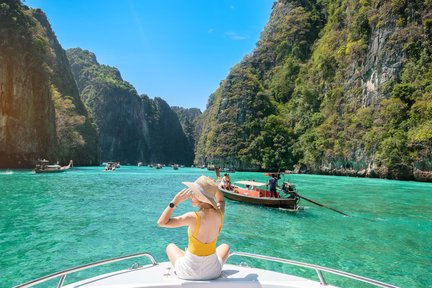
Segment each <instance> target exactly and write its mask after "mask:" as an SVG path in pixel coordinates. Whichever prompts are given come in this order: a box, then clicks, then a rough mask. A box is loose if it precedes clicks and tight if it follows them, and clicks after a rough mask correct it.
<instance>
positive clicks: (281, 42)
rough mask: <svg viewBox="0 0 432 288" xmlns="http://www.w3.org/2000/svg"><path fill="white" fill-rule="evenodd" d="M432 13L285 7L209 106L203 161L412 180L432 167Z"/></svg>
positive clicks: (385, 7) (350, 1)
mask: <svg viewBox="0 0 432 288" xmlns="http://www.w3.org/2000/svg"><path fill="white" fill-rule="evenodd" d="M431 7H432V5H431V3H430V1H429V0H427V1H421V0H417V1H404V0H403V1H396V0H393V1H383V0H368V1H367V0H365V1H354V0H344V1H336V0H327V1H294V0H291V1H288V0H284V1H282V0H280V1H277V2H275V4H274V6H273V11H272V15H271V18H270V20H269V22H268V24H267V26H266V28H265V29H264V31H263V33H262V35H261V39H260V41H259V42H258V44H257V47H256V49H255V50H254V51H253V53H252V54H251V55H248V56H246V57H245V58H244V59H243V61H242V62H241V63H240V64H238V65H236V66H235V67H234V68H233V69H232V70H231V72H230V74H229V75H228V77H227V79H226V80H224V81H223V82H222V84H221V86H220V87H219V88H218V89H217V91H216V92H215V93H214V94H213V95H212V97H211V98H210V100H209V105H208V109H207V110H206V111H205V113H204V116H203V119H202V120H201V121H202V122H201V124H202V126H203V133H202V134H201V137H200V139H199V141H198V145H197V148H196V152H197V154H196V158H195V161H196V162H198V163H203V162H206V163H215V164H216V163H220V164H221V165H223V164H230V165H235V166H236V167H238V168H240V169H294V168H296V169H299V170H301V171H307V172H315V173H332V174H344V175H361V176H372V177H388V178H397V179H412V178H413V175H414V172H415V170H416V169H420V170H426V171H431V170H432V155H431V151H432V133H431V132H430V131H432V130H431V129H430V128H431V124H432V110H431V104H430V103H431V102H430V100H431V92H432V86H431V81H432V61H431V60H432V49H431V47H432V45H431V44H432V43H431V37H432V18H431V16H430V15H432V8H431Z"/></svg>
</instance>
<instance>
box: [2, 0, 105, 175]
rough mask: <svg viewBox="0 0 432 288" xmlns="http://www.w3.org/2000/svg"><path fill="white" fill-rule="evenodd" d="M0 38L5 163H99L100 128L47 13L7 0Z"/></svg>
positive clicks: (3, 11) (11, 164) (13, 165)
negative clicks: (94, 122)
mask: <svg viewBox="0 0 432 288" xmlns="http://www.w3.org/2000/svg"><path fill="white" fill-rule="evenodd" d="M0 39H2V41H0V72H1V73H0V82H1V83H0V84H1V105H0V112H1V113H0V118H1V120H0V123H2V124H1V125H2V126H1V127H0V128H1V129H0V134H1V135H0V147H1V148H0V155H1V160H2V161H1V164H0V165H1V166H2V167H31V166H32V165H33V164H34V163H35V162H36V161H37V159H38V158H48V159H50V160H51V161H56V160H58V161H60V162H67V161H69V159H73V160H74V161H75V163H76V164H78V165H79V164H95V163H97V155H98V154H97V141H96V139H97V138H96V130H95V128H94V126H93V125H92V124H91V122H92V121H91V119H89V117H88V115H87V111H86V109H85V108H84V105H83V104H82V102H81V100H80V98H79V94H78V89H77V87H76V84H75V81H74V79H73V76H72V74H71V71H70V67H69V63H68V60H67V58H66V55H65V52H64V50H63V49H62V48H61V46H60V44H59V43H58V41H57V39H56V37H55V35H54V33H53V31H52V30H51V27H50V25H49V23H48V21H47V18H46V15H45V14H44V13H43V12H42V11H41V10H39V9H36V10H33V9H29V8H28V7H26V6H24V5H22V4H21V2H20V1H12V0H10V1H2V2H1V4H0Z"/></svg>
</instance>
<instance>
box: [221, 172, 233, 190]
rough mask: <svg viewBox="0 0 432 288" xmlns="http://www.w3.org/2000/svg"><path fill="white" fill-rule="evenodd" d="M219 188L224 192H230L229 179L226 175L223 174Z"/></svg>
mask: <svg viewBox="0 0 432 288" xmlns="http://www.w3.org/2000/svg"><path fill="white" fill-rule="evenodd" d="M221 187H222V188H223V189H226V190H231V178H230V176H229V175H228V174H224V176H223V177H222V181H221Z"/></svg>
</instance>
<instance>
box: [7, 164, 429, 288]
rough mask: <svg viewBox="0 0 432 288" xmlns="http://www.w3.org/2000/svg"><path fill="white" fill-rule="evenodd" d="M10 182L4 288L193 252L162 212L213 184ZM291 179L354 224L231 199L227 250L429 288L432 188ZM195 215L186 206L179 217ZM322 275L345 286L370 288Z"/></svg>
mask: <svg viewBox="0 0 432 288" xmlns="http://www.w3.org/2000/svg"><path fill="white" fill-rule="evenodd" d="M5 172H6V171H5V170H2V171H0V193H1V198H0V219H1V222H0V255H1V257H0V267H1V271H0V283H1V284H0V287H11V286H13V285H17V284H20V283H22V282H25V281H28V280H31V279H34V278H37V277H41V276H44V275H46V274H50V273H53V272H56V271H60V270H64V269H67V268H70V267H74V266H78V265H82V264H86V263H90V262H94V261H97V260H102V259H106V258H111V257H116V256H120V255H126V254H132V253H136V252H141V251H146V252H150V253H152V254H153V256H155V258H156V260H157V261H159V262H162V261H166V260H167V258H166V256H165V246H166V245H167V244H168V243H170V242H174V243H177V244H178V245H179V246H180V247H186V245H187V243H186V229H185V228H179V229H166V228H159V227H157V225H156V221H157V219H158V217H159V215H160V213H161V212H162V210H163V209H164V208H165V207H166V205H167V204H168V203H169V202H170V200H171V199H172V197H173V195H174V194H175V193H176V192H177V191H179V190H180V189H181V188H182V184H181V182H182V181H193V180H195V179H196V178H197V177H198V176H200V175H202V174H204V175H209V176H213V173H212V172H211V171H207V170H201V169H196V168H180V169H179V170H172V169H171V168H168V167H166V168H163V169H161V170H156V169H154V168H148V167H131V166H122V167H121V168H120V169H118V170H116V171H115V172H104V171H103V167H75V168H73V169H72V170H69V171H67V172H65V173H60V174H33V173H31V172H30V171H28V170H26V171H16V170H15V171H13V174H6V173H5ZM231 176H232V178H233V180H234V181H235V180H240V179H242V180H244V179H249V180H250V179H255V180H256V181H266V179H267V178H266V177H265V176H264V175H263V174H261V173H241V172H237V173H233V174H231ZM288 179H289V180H290V181H291V182H294V183H295V184H296V185H297V188H298V191H299V193H300V194H302V195H304V196H306V197H309V198H311V199H314V200H316V201H318V202H321V203H324V204H326V205H328V206H330V207H333V208H336V209H338V210H341V211H343V212H345V213H347V214H349V215H352V217H343V216H342V215H340V214H338V213H335V212H333V211H331V210H328V209H324V208H321V207H318V206H315V205H313V204H310V203H308V202H305V201H304V200H302V201H301V202H300V205H301V206H303V207H304V209H303V210H301V211H298V212H289V211H285V210H281V209H271V208H265V207H258V206H250V205H245V204H240V203H237V202H232V201H229V200H227V208H226V209H227V210H226V217H225V219H226V222H225V225H224V229H223V231H222V234H221V236H220V240H219V243H222V242H226V243H228V244H229V245H230V246H231V248H232V250H233V251H243V252H250V253H257V254H264V255H269V256H275V257H282V258H287V259H292V260H297V261H302V262H309V263H314V264H317V265H321V266H326V267H330V268H334V269H339V270H344V271H347V272H351V273H355V274H360V275H363V276H366V277H370V278H375V279H377V280H381V281H384V282H388V283H391V284H394V285H398V286H400V287H432V279H431V277H430V276H431V271H432V270H431V267H432V240H431V239H432V238H431V236H432V235H431V231H432V209H431V207H432V185H431V184H428V183H416V182H401V181H390V180H380V179H363V178H348V177H333V176H316V175H290V176H289V177H288ZM190 209H192V208H191V205H190V202H185V203H183V204H182V205H180V207H178V208H177V209H176V213H178V214H180V213H183V212H186V211H188V210H190ZM240 261H246V262H248V263H249V265H254V266H255V265H261V267H265V268H271V269H275V270H279V271H284V272H288V273H294V274H298V273H302V272H303V271H304V270H303V269H294V268H293V266H288V265H285V266H283V265H279V264H277V265H272V264H268V263H265V262H259V261H255V262H253V261H252V262H251V261H250V260H248V259H240V258H234V257H233V258H232V259H230V262H231V263H235V264H238V263H239V262H240ZM120 268H123V266H121V267H120ZM103 269H107V268H102V270H103ZM307 275H311V276H314V272H307ZM325 276H326V279H327V278H328V280H329V281H330V280H331V281H333V280H334V281H336V282H334V283H335V284H337V285H340V286H342V287H370V286H367V285H363V284H358V283H355V282H352V281H350V280H348V281H346V280H341V279H340V278H339V277H335V276H331V275H327V274H325ZM77 277H80V275H78V276H77ZM73 279H74V278H73V277H71V278H70V280H71V281H72V280H73Z"/></svg>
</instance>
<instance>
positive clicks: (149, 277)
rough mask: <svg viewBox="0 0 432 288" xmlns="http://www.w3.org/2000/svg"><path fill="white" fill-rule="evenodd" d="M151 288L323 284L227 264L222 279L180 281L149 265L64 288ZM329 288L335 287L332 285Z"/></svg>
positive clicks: (309, 287)
mask: <svg viewBox="0 0 432 288" xmlns="http://www.w3.org/2000/svg"><path fill="white" fill-rule="evenodd" d="M78 287H79V288H90V287H92V288H102V287H104V288H149V287H158V288H161V287H215V288H216V287H221V288H234V287H239V288H240V287H251V288H253V287H284V288H288V287H289V288H314V287H321V288H322V287H323V286H321V285H320V283H319V282H315V281H312V280H308V279H305V278H301V277H296V276H292V275H287V274H283V273H278V272H273V271H268V270H262V269H257V268H249V267H243V266H237V265H230V264H225V265H224V267H223V272H222V275H221V277H219V278H218V279H215V280H209V281H188V280H181V279H179V278H177V276H176V274H175V271H174V269H173V267H172V265H171V263H169V262H163V263H160V264H157V265H154V266H153V265H148V266H144V267H140V268H137V269H133V270H122V271H117V272H113V273H109V274H104V275H99V276H97V277H93V278H90V279H86V280H83V281H79V282H76V283H73V284H69V285H65V286H63V288H78ZM326 287H329V288H331V287H335V286H331V285H328V286H326Z"/></svg>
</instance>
